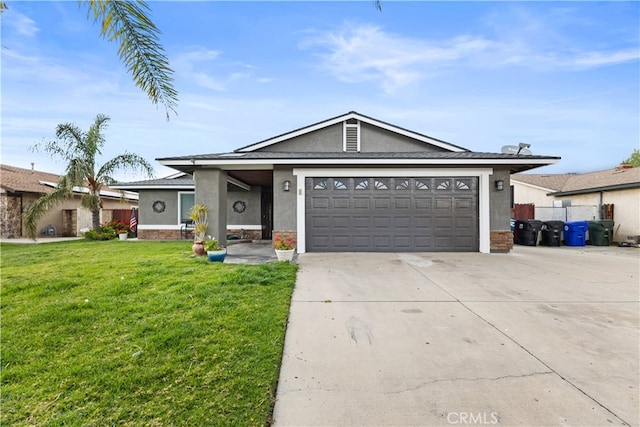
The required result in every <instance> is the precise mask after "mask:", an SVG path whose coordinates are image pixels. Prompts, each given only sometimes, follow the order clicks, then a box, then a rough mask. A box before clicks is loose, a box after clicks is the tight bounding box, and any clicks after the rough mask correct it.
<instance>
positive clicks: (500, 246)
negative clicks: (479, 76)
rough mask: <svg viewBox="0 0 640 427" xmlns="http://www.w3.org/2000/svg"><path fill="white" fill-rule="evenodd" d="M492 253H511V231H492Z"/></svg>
mask: <svg viewBox="0 0 640 427" xmlns="http://www.w3.org/2000/svg"><path fill="white" fill-rule="evenodd" d="M490 240H491V244H490V249H491V252H509V251H510V250H511V249H513V232H512V231H511V230H491V236H490Z"/></svg>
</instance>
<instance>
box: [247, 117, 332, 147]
mask: <svg viewBox="0 0 640 427" xmlns="http://www.w3.org/2000/svg"><path fill="white" fill-rule="evenodd" d="M342 132H343V131H342V123H338V124H335V125H333V126H328V127H326V128H323V129H319V130H317V131H315V132H311V133H308V134H305V135H301V136H297V137H294V138H291V139H289V140H287V141H282V142H280V143H278V144H273V145H270V146H268V147H264V148H262V149H260V150H258V151H284V152H321V153H335V152H340V151H342Z"/></svg>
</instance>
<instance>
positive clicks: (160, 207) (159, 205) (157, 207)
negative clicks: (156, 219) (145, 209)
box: [152, 200, 166, 213]
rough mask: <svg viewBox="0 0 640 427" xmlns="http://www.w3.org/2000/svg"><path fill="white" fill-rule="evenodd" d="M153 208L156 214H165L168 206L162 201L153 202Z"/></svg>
mask: <svg viewBox="0 0 640 427" xmlns="http://www.w3.org/2000/svg"><path fill="white" fill-rule="evenodd" d="M152 208H153V211H154V212H155V213H161V212H164V209H165V208H166V205H165V204H164V202H163V201H162V200H156V201H155V202H153V206H152Z"/></svg>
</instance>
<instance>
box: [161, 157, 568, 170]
mask: <svg viewBox="0 0 640 427" xmlns="http://www.w3.org/2000/svg"><path fill="white" fill-rule="evenodd" d="M558 160H559V159H558V158H551V157H549V158H538V159H522V160H521V161H516V160H515V159H493V158H487V159H415V158H413V159H371V158H369V159H191V160H182V159H162V160H158V161H159V162H160V164H162V165H163V166H169V167H172V168H174V169H177V170H181V171H193V170H195V169H197V168H198V167H203V166H205V167H219V168H226V169H230V168H234V166H235V167H239V168H242V169H248V168H253V169H271V168H273V166H274V165H342V166H350V165H358V166H362V165H380V166H405V165H433V166H454V165H464V166H468V165H498V166H499V165H504V166H509V167H510V169H511V171H512V172H513V171H523V170H530V169H534V168H537V167H541V166H547V165H552V164H554V163H556V162H558Z"/></svg>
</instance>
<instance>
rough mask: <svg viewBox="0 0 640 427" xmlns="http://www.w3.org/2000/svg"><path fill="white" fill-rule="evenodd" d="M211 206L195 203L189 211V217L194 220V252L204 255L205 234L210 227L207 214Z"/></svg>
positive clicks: (197, 254) (192, 247)
mask: <svg viewBox="0 0 640 427" xmlns="http://www.w3.org/2000/svg"><path fill="white" fill-rule="evenodd" d="M208 213H209V208H208V207H206V206H205V205H193V206H192V207H191V210H190V211H189V218H190V219H191V220H192V221H193V246H191V249H193V254H194V255H196V256H203V255H204V254H205V253H206V250H205V247H204V240H205V239H204V236H205V233H206V232H207V228H208V227H209V222H208V219H207V214H208Z"/></svg>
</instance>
